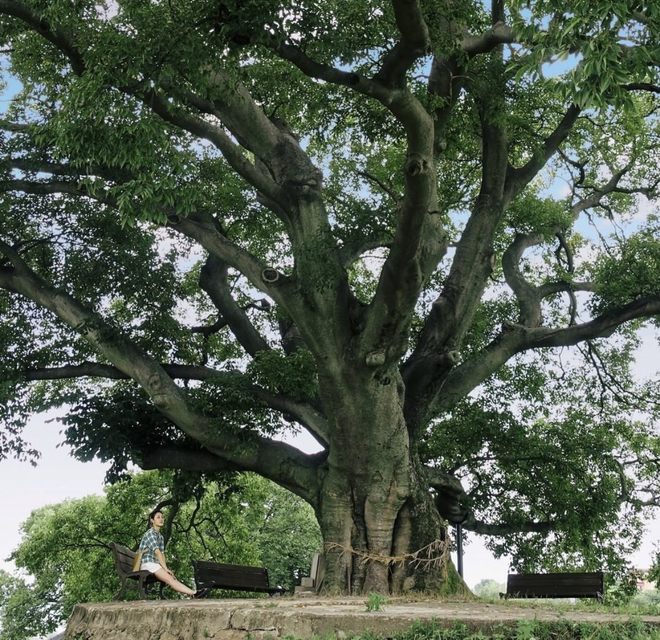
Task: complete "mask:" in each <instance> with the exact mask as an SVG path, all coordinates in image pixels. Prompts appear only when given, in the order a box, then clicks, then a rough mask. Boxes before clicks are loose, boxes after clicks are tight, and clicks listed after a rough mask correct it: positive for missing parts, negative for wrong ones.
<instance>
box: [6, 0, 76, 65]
mask: <svg viewBox="0 0 660 640" xmlns="http://www.w3.org/2000/svg"><path fill="white" fill-rule="evenodd" d="M0 14H4V15H8V16H12V17H14V18H18V19H19V20H21V21H22V22H23V23H24V24H26V25H27V26H28V27H29V28H30V29H32V30H33V31H36V32H37V33H38V34H39V35H40V36H42V37H43V38H45V39H46V40H48V41H49V42H51V43H52V44H54V45H55V46H56V47H57V48H58V49H59V50H60V51H61V52H62V53H64V55H65V56H66V57H67V58H68V59H69V61H70V62H71V68H72V69H73V71H74V72H75V73H76V74H77V75H82V73H83V72H84V71H85V62H84V60H83V58H82V56H81V55H80V52H79V51H78V49H77V48H76V46H75V45H74V41H73V38H72V34H71V33H67V32H66V31H64V30H63V29H59V28H57V27H55V28H53V27H52V25H51V24H50V23H49V22H48V20H46V19H45V18H42V17H41V16H40V15H38V14H37V13H35V12H34V11H32V9H30V7H28V6H27V5H26V4H24V3H22V2H14V1H12V0H0Z"/></svg>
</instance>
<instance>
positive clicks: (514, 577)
mask: <svg viewBox="0 0 660 640" xmlns="http://www.w3.org/2000/svg"><path fill="white" fill-rule="evenodd" d="M604 593H605V575H604V574H603V573H602V572H593V573H510V574H509V575H508V576H507V580H506V593H501V594H500V597H504V598H598V600H599V601H600V602H602V601H603V594H604Z"/></svg>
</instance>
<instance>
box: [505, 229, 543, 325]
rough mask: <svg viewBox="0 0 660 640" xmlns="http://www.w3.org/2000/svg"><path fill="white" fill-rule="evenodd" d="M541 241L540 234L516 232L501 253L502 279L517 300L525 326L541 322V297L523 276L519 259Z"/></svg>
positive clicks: (521, 322)
mask: <svg viewBox="0 0 660 640" xmlns="http://www.w3.org/2000/svg"><path fill="white" fill-rule="evenodd" d="M543 241H544V237H543V235H541V234H517V235H516V237H515V238H514V240H513V242H512V243H511V244H510V245H509V247H508V248H507V250H506V251H505V252H504V254H503V255H502V271H503V272H504V279H505V280H506V283H507V284H508V285H509V287H510V288H511V290H512V291H513V293H514V295H515V296H516V298H517V300H518V305H519V307H520V320H519V322H520V324H522V325H524V326H526V327H538V326H539V325H540V324H541V297H540V296H539V292H538V289H537V288H536V287H534V286H532V285H531V284H529V282H527V280H525V278H524V277H523V274H522V273H521V271H520V261H521V259H522V256H523V254H524V252H525V251H526V250H527V249H529V248H530V247H533V246H536V245H538V244H541V243H542V242H543Z"/></svg>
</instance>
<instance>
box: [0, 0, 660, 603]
mask: <svg viewBox="0 0 660 640" xmlns="http://www.w3.org/2000/svg"><path fill="white" fill-rule="evenodd" d="M569 9H570V11H568V10H567V8H566V5H565V3H564V2H560V1H559V0H506V1H505V0H493V1H492V2H490V3H489V2H482V1H481V0H446V1H445V0H391V1H390V2H382V1H381V2H375V1H370V0H361V1H358V0H341V1H339V2H336V1H333V0H326V1H324V2H313V1H311V0H310V1H307V0H301V1H298V0H296V1H292V2H275V1H274V0H243V1H238V0H226V1H223V0H212V1H209V0H194V1H193V0H167V1H165V0H163V1H160V0H158V1H156V0H154V1H151V2H147V1H145V0H120V1H118V2H109V1H108V2H103V1H96V0H94V1H91V0H76V1H75V2H72V1H71V0H55V1H51V0H49V1H46V0H26V1H25V2H20V1H18V0H1V1H0V16H1V23H0V24H1V34H2V35H1V37H2V40H3V43H4V46H5V55H6V64H5V66H4V67H3V68H4V70H5V73H6V74H7V78H8V82H9V87H8V96H9V95H11V93H10V92H11V91H16V93H15V95H13V97H12V98H11V100H10V102H9V104H8V106H7V110H6V113H5V115H4V117H3V119H2V123H1V127H2V131H3V136H2V139H1V141H0V142H1V154H2V155H1V157H2V164H1V165H0V170H1V171H2V181H1V182H0V189H1V190H2V193H3V197H2V210H1V214H0V215H1V219H0V291H1V292H2V295H1V296H0V319H1V322H2V325H1V327H2V328H1V332H0V340H1V341H2V346H1V347H0V348H1V349H2V350H3V351H4V352H5V353H6V354H7V356H8V357H6V358H3V360H2V371H1V373H0V375H1V379H2V386H0V391H1V393H2V395H3V403H2V405H1V407H2V408H1V409H0V411H2V417H3V419H4V421H5V430H4V432H3V433H2V440H1V441H0V443H1V444H2V449H3V451H5V452H7V451H9V450H13V451H14V452H18V453H19V455H29V453H30V449H29V446H28V445H27V444H26V443H25V442H24V441H23V440H22V438H21V436H20V428H21V424H22V422H23V421H24V419H25V416H26V415H28V414H29V413H30V412H34V411H38V410H42V409H44V408H45V407H52V406H57V405H66V406H68V407H69V408H68V410H67V416H66V419H65V420H66V423H67V432H66V433H67V436H66V437H67V441H68V442H69V443H70V444H71V445H73V446H74V448H75V450H76V452H77V455H78V456H80V457H81V458H88V457H91V456H95V455H97V456H99V457H101V458H102V459H106V460H107V459H112V460H114V467H113V471H114V472H116V473H121V471H122V469H123V468H125V466H126V464H128V463H129V462H130V461H132V462H135V463H137V464H139V465H140V466H142V467H143V468H145V469H152V468H178V469H187V470H197V471H204V472H222V471H225V470H229V471H241V470H249V471H254V472H256V473H259V474H261V475H263V476H265V477H267V478H269V479H271V480H273V481H275V482H276V483H278V484H280V485H281V486H282V487H285V488H287V489H289V490H291V491H292V492H294V493H296V494H297V495H299V496H301V497H302V498H304V499H305V500H306V501H307V502H309V504H311V505H312V506H313V508H314V510H315V513H316V516H317V519H318V522H319V524H320V527H321V530H322V533H323V537H324V542H325V552H326V563H327V571H326V576H325V582H324V588H325V589H326V590H327V591H328V592H346V591H351V592H353V593H359V592H369V591H379V592H387V591H394V592H400V591H405V590H409V589H417V590H422V589H429V590H436V589H438V588H439V587H441V586H444V588H445V589H456V588H459V587H460V581H459V580H457V579H456V575H455V571H454V570H453V568H452V566H451V564H450V563H448V562H446V550H447V546H446V541H445V529H446V527H447V526H448V523H459V522H460V523H462V525H463V527H464V529H466V530H468V531H474V532H478V533H482V534H489V535H492V536H495V538H494V540H495V543H494V548H495V550H496V551H498V552H500V551H502V550H507V551H509V552H511V553H513V554H514V559H515V562H516V563H517V564H519V565H521V566H522V565H525V566H528V567H529V566H533V565H536V566H540V565H543V564H545V565H546V566H558V565H562V566H567V565H571V564H582V565H585V564H587V565H588V564H589V563H591V564H600V563H601V562H603V561H604V559H607V557H608V554H610V559H611V558H612V557H613V556H612V554H613V553H614V550H616V549H617V547H618V548H619V555H620V551H621V548H622V547H621V546H620V545H621V544H622V543H623V542H626V543H627V544H628V545H630V547H634V545H635V544H636V541H637V540H638V536H639V532H640V527H641V523H642V520H643V518H644V517H645V511H644V510H645V509H646V508H647V507H648V506H653V505H655V504H656V498H655V496H656V495H657V489H656V486H655V484H654V483H655V482H656V478H657V475H658V474H657V459H658V453H659V452H660V451H659V449H660V446H659V445H658V443H657V440H656V439H655V436H654V431H653V420H654V415H655V413H654V411H655V405H654V404H653V397H654V396H653V388H652V385H651V384H649V385H647V386H646V387H645V388H641V389H637V388H636V387H635V385H634V384H633V382H634V381H633V380H631V378H630V373H629V365H630V362H631V360H632V358H633V355H634V347H635V345H636V340H637V338H636V333H635V332H636V331H637V330H638V329H639V328H640V327H641V326H642V325H644V324H645V322H646V321H651V322H653V320H654V319H655V318H656V317H657V314H658V313H660V295H659V289H658V284H659V282H660V268H659V267H660V244H658V242H657V239H656V238H657V232H658V222H657V220H656V219H655V218H654V217H653V216H651V215H647V214H648V212H649V211H650V210H651V208H652V207H651V206H650V204H649V203H650V202H652V201H653V198H654V197H655V196H656V190H657V185H658V180H659V169H658V165H657V149H658V130H657V129H658V118H657V108H658V94H659V93H660V86H659V83H658V61H660V47H659V46H658V41H657V34H658V28H659V27H660V6H659V5H658V4H657V3H651V2H638V1H636V0H618V1H614V0H612V1H609V0H603V1H600V2H598V3H594V2H593V1H587V0H574V1H573V2H572V3H571V4H570V7H569ZM17 82H18V83H20V87H18V88H16V83H17ZM645 212H646V213H645ZM630 407H634V408H635V410H637V411H646V412H647V413H646V415H645V416H642V415H641V413H634V412H633V411H631V410H630ZM634 418H637V420H638V421H637V422H635V421H634V420H633V419H634ZM287 429H293V430H304V431H305V432H307V433H309V434H311V436H312V437H313V438H315V440H316V442H317V443H318V447H319V449H320V451H319V452H318V453H316V454H305V453H304V452H302V451H300V450H298V449H296V448H294V447H293V446H291V445H289V444H286V443H285V442H282V441H281V438H280V436H281V434H282V433H283V432H285V431H286V430H287Z"/></svg>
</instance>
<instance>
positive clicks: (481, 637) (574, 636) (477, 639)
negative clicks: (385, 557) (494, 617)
mask: <svg viewBox="0 0 660 640" xmlns="http://www.w3.org/2000/svg"><path fill="white" fill-rule="evenodd" d="M352 639H353V640H386V639H385V638H384V637H383V636H379V635H375V634H370V633H365V634H362V635H360V636H358V635H355V636H352ZM387 640H660V627H656V626H652V625H648V624H645V623H643V622H642V621H640V620H638V619H631V620H629V621H627V622H622V623H617V624H594V623H585V622H570V621H568V620H559V621H553V622H539V621H535V620H521V621H519V622H518V623H517V624H516V625H515V626H507V625H502V624H498V625H496V626H494V627H493V629H492V630H491V631H490V632H486V631H482V630H479V629H475V628H473V627H470V626H468V625H467V624H465V623H463V622H456V623H454V625H453V626H452V627H449V628H444V627H440V626H439V625H438V624H437V623H435V622H430V623H429V622H424V623H422V622H419V623H415V624H414V625H413V626H412V627H411V628H410V629H409V630H408V631H405V632H403V633H398V634H393V635H392V636H390V637H389V638H387Z"/></svg>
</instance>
